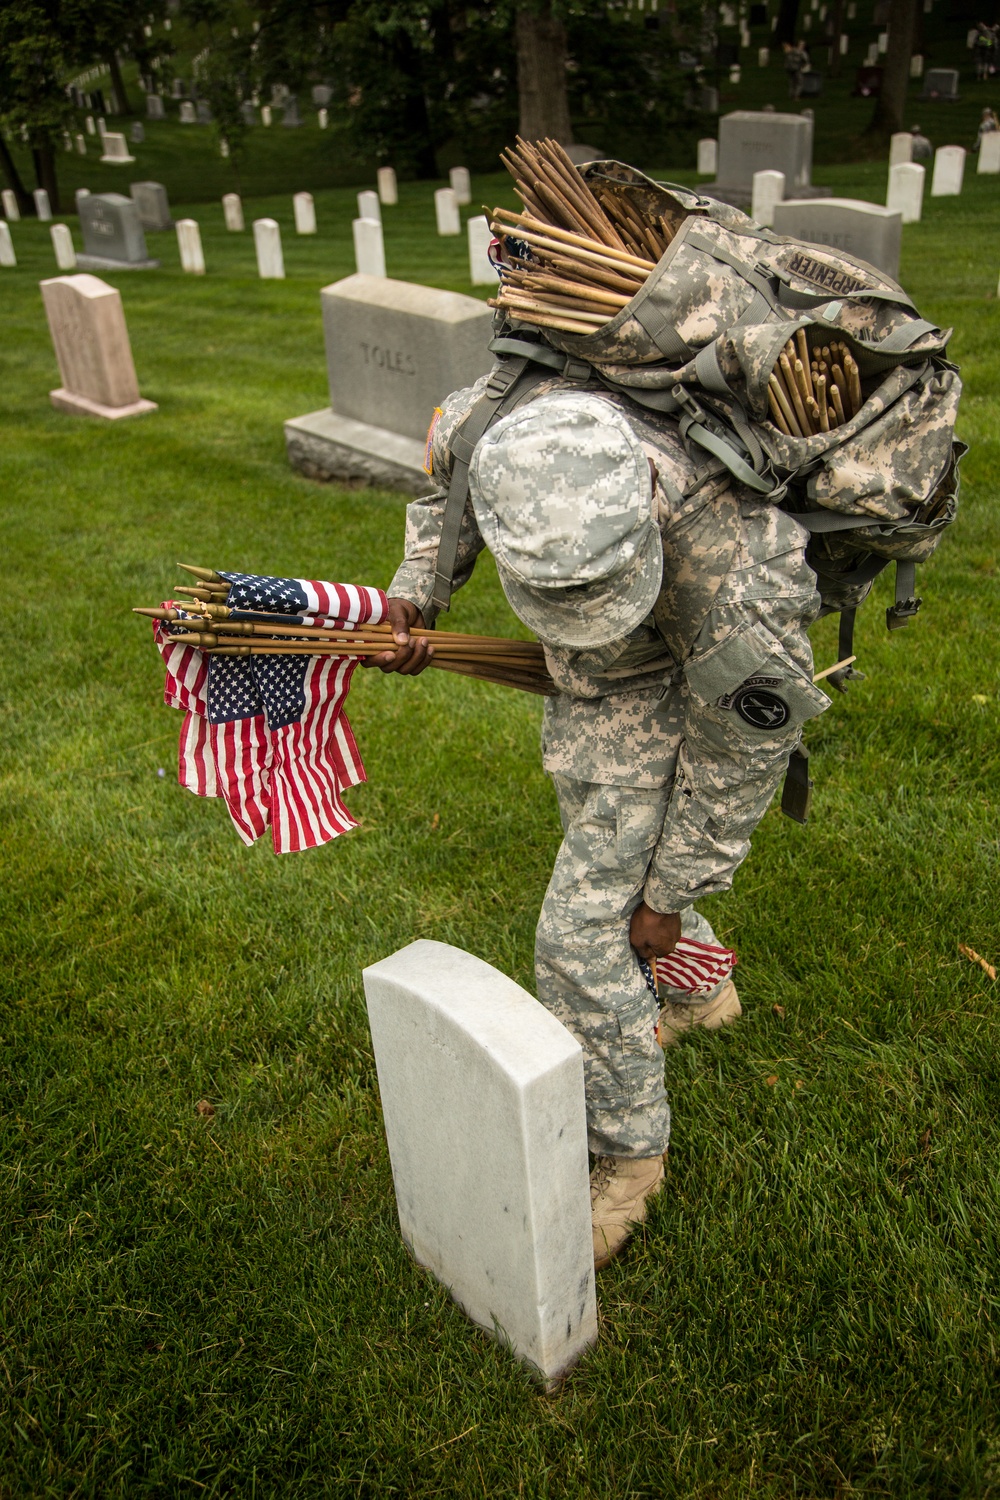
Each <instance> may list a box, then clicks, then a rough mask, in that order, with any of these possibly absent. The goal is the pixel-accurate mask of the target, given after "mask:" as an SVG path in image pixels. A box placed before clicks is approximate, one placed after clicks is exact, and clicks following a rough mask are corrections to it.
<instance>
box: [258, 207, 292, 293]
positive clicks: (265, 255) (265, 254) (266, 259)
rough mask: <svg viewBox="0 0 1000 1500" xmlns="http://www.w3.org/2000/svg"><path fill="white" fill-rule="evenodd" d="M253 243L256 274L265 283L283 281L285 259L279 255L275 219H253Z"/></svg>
mask: <svg viewBox="0 0 1000 1500" xmlns="http://www.w3.org/2000/svg"><path fill="white" fill-rule="evenodd" d="M253 243H254V249H255V250H256V252H257V274H258V276H260V277H261V278H262V280H265V281H284V279H285V259H284V256H283V255H282V253H281V228H280V226H279V224H278V221H277V219H254V221H253Z"/></svg>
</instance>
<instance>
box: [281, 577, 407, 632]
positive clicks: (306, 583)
mask: <svg viewBox="0 0 1000 1500" xmlns="http://www.w3.org/2000/svg"><path fill="white" fill-rule="evenodd" d="M295 582H296V583H297V584H298V585H299V588H300V589H301V590H302V592H303V593H304V594H305V596H306V599H307V600H308V601H309V603H308V614H307V616H306V618H307V619H308V620H309V621H310V623H316V624H320V625H325V626H326V627H327V629H329V630H335V629H345V628H347V627H349V626H351V625H379V624H381V622H382V621H383V620H384V619H386V618H387V617H388V613H389V600H388V596H387V595H386V594H385V593H383V591H382V590H381V589H370V588H367V587H366V586H365V585H364V584H358V583H321V582H319V581H317V580H316V579H315V578H296V579H295Z"/></svg>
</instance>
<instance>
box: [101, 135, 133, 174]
mask: <svg viewBox="0 0 1000 1500" xmlns="http://www.w3.org/2000/svg"><path fill="white" fill-rule="evenodd" d="M101 161H102V162H108V163H110V164H111V165H112V166H120V167H124V166H127V165H128V163H129V162H133V161H135V157H134V156H130V155H129V149H128V141H127V140H126V139H125V137H124V135H122V133H121V132H120V131H117V130H106V131H105V132H104V150H103V152H102V153H101Z"/></svg>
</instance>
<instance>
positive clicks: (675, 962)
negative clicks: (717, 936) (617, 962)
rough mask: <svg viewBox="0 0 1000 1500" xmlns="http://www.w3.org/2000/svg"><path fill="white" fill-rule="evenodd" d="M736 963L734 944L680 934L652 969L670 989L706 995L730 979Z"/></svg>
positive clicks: (657, 977)
mask: <svg viewBox="0 0 1000 1500" xmlns="http://www.w3.org/2000/svg"><path fill="white" fill-rule="evenodd" d="M735 967H736V954H735V953H734V952H733V950H732V948H723V947H721V946H720V945H719V944H718V943H699V942H697V941H696V940H695V939H694V938H681V939H680V941H679V942H678V944H677V946H676V948H674V950H673V952H672V953H668V954H667V956H666V958H658V959H656V960H655V961H654V963H653V972H654V973H655V975H656V980H657V982H658V983H659V984H662V985H665V986H666V988H667V989H670V990H683V991H684V992H685V994H688V995H707V994H710V993H711V991H712V990H714V989H715V987H716V985H719V984H722V982H723V981H724V980H726V979H728V978H729V976H730V975H731V974H732V972H733V970H734V969H735Z"/></svg>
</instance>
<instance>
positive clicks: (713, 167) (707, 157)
mask: <svg viewBox="0 0 1000 1500" xmlns="http://www.w3.org/2000/svg"><path fill="white" fill-rule="evenodd" d="M718 170H719V143H718V141H717V140H716V139H715V137H714V136H705V137H704V139H703V140H700V141H699V142H698V175H699V177H714V176H715V174H716V172H717V171H718Z"/></svg>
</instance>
